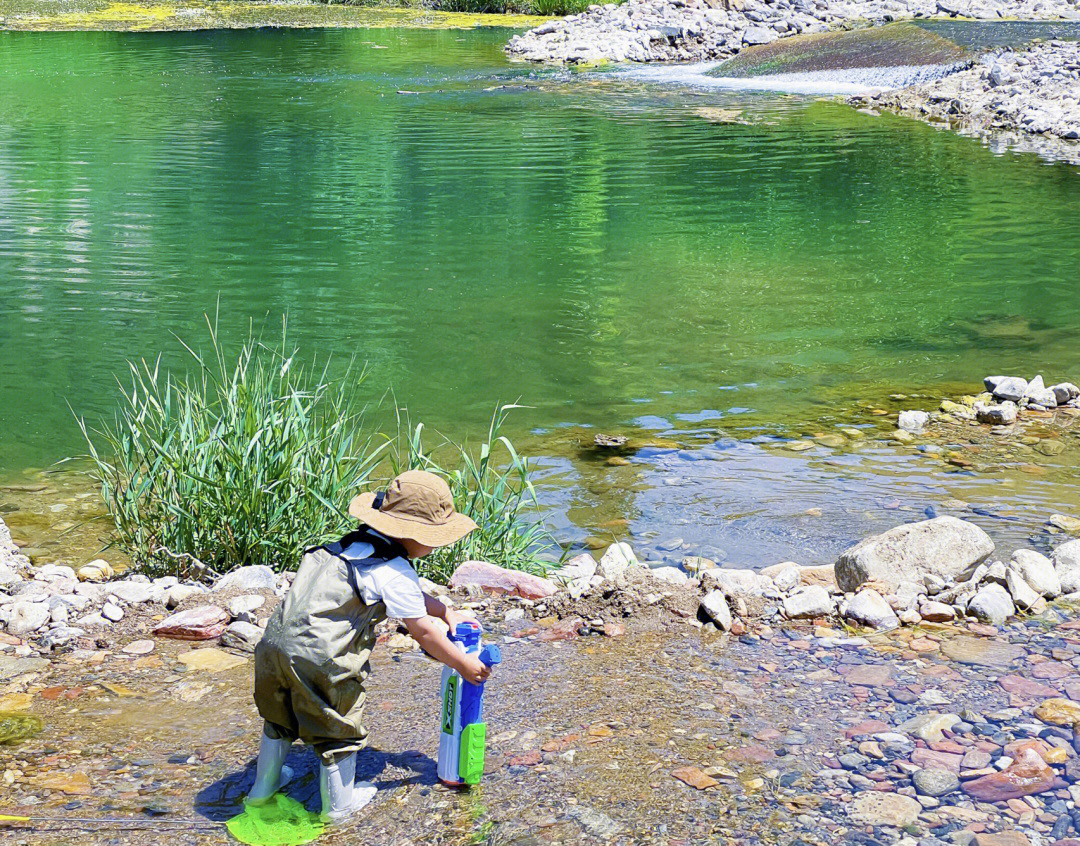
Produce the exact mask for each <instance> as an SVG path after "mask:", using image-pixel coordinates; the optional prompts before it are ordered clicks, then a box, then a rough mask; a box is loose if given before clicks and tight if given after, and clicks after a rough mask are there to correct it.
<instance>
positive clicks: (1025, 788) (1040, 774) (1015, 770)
mask: <svg viewBox="0 0 1080 846" xmlns="http://www.w3.org/2000/svg"><path fill="white" fill-rule="evenodd" d="M1066 786H1067V785H1066V783H1065V782H1064V781H1063V780H1062V779H1060V778H1058V777H1057V776H1055V775H1054V771H1053V770H1052V769H1050V767H1048V766H1047V765H1046V762H1045V761H1044V760H1043V759H1042V758H1040V757H1039V755H1038V753H1037V752H1035V750H1033V749H1025V750H1023V751H1022V752H1021V753H1020V755H1019V757H1018V758H1017V759H1016V760H1015V761H1014V762H1013V763H1011V764H1010V765H1009V766H1008V767H1007V768H1006V769H1005V770H1003V771H1001V772H1000V773H992V774H991V775H985V776H983V777H982V778H977V779H973V780H972V781H969V782H965V783H964V785H963V791H964V793H966V794H967V795H968V796H970V797H972V798H973V799H978V800H979V801H980V802H1007V801H1008V800H1009V799H1019V798H1021V797H1022V796H1034V795H1035V794H1038V793H1045V792H1046V791H1048V790H1057V789H1059V788H1063V787H1066Z"/></svg>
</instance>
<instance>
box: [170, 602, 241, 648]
mask: <svg viewBox="0 0 1080 846" xmlns="http://www.w3.org/2000/svg"><path fill="white" fill-rule="evenodd" d="M228 624H229V612H228V611H226V610H225V609H224V608H219V607H218V606H216V605H200V606H198V607H197V608H189V609H188V610H187V611H180V612H178V613H176V614H173V615H172V616H171V617H166V618H165V619H164V620H162V621H161V622H160V623H158V624H157V625H156V626H154V634H156V635H157V636H158V637H170V638H174V639H175V640H213V639H214V638H218V637H221V635H222V634H223V633H224V631H225V627H226V626H228Z"/></svg>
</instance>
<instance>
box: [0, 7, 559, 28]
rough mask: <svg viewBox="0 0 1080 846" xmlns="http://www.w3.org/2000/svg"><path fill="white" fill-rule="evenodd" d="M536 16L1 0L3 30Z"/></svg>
mask: <svg viewBox="0 0 1080 846" xmlns="http://www.w3.org/2000/svg"><path fill="white" fill-rule="evenodd" d="M543 20H545V18H543V17H540V16H538V15H534V14H527V15H526V14H472V13H465V12H450V11H434V10H431V9H425V8H389V7H388V8H371V7H369V6H351V5H340V4H335V5H329V4H326V3H299V2H294V3H249V2H220V3H219V2H205V3H203V2H174V0H124V2H112V0H59V2H54V0H44V2H39V0H0V29H6V30H15V31H31V32H63V31H71V30H88V31H106V32H172V31H186V30H197V29H251V28H255V27H283V28H295V29H318V28H335V29H352V28H374V29H384V28H395V27H413V28H423V29H474V28H476V27H513V28H521V27H528V26H536V25H537V24H538V23H540V22H542V21H543Z"/></svg>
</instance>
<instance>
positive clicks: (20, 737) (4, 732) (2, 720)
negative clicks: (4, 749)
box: [0, 711, 45, 746]
mask: <svg viewBox="0 0 1080 846" xmlns="http://www.w3.org/2000/svg"><path fill="white" fill-rule="evenodd" d="M44 728H45V723H43V722H42V721H41V719H40V718H39V717H35V716H32V715H31V714H17V713H14V712H12V711H0V746H14V745H15V744H17V743H22V742H23V741H24V740H29V739H30V738H31V737H33V736H34V735H36V734H39V733H40V732H41V731H42V730H43V729H44Z"/></svg>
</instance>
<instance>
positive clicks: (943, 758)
mask: <svg viewBox="0 0 1080 846" xmlns="http://www.w3.org/2000/svg"><path fill="white" fill-rule="evenodd" d="M963 759H964V756H963V755H957V754H955V753H954V752H935V751H934V750H933V749H916V750H914V751H913V752H912V753H911V763H913V764H917V765H918V766H920V767H922V768H924V769H936V770H948V771H949V772H951V773H959V772H960V762H961V761H962V760H963Z"/></svg>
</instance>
